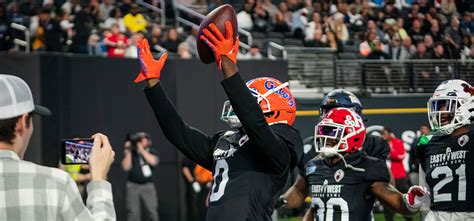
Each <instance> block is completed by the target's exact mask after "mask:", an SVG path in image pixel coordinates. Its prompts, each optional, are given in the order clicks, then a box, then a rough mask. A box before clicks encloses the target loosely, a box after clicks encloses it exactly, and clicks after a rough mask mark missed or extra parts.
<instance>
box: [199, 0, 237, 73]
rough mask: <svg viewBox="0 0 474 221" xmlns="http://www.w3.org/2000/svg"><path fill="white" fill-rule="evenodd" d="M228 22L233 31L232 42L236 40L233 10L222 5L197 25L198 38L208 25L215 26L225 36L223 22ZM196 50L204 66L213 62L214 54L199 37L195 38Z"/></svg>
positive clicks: (235, 23)
mask: <svg viewBox="0 0 474 221" xmlns="http://www.w3.org/2000/svg"><path fill="white" fill-rule="evenodd" d="M227 20H228V21H230V22H231V23H232V29H233V30H234V40H235V38H237V35H238V33H237V17H236V15H235V11H234V8H233V7H232V6H230V5H227V4H226V5H222V6H220V7H218V8H216V9H214V10H212V11H211V12H210V13H209V14H207V16H206V17H205V18H204V19H203V20H202V22H201V24H200V25H199V32H198V36H201V35H203V34H204V33H203V30H204V29H205V28H207V27H209V24H211V23H214V24H216V26H217V28H218V29H219V30H220V31H221V32H222V34H223V35H225V22H226V21H227ZM197 50H198V54H199V58H200V59H201V61H202V62H203V63H205V64H210V63H212V62H214V61H215V58H214V53H213V52H212V50H211V49H210V48H209V46H207V45H206V43H204V41H203V40H201V39H200V38H199V37H197Z"/></svg>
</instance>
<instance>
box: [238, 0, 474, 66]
mask: <svg viewBox="0 0 474 221" xmlns="http://www.w3.org/2000/svg"><path fill="white" fill-rule="evenodd" d="M237 20H238V23H239V26H240V28H242V29H245V30H247V31H252V32H253V33H257V34H254V35H256V36H257V38H256V39H257V42H258V38H259V37H260V36H261V38H262V39H265V38H271V39H272V41H274V42H275V41H276V42H279V43H281V44H283V45H292V46H307V47H328V48H332V49H334V50H335V51H337V52H356V53H358V54H359V55H360V57H361V58H366V59H393V60H403V59H460V58H469V57H474V50H473V48H474V47H473V44H472V43H474V37H471V35H472V34H473V31H474V3H472V1H463V0H459V1H454V0H435V1H429V0H414V1H410V0H385V1H382V0H378V1H377V0H374V1H367V0H337V1H328V0H322V1H300V2H299V1H297V0H285V1H282V2H280V3H279V4H278V5H276V4H273V2H272V1H270V0H246V2H245V4H244V7H243V9H242V11H240V12H239V13H238V14H237ZM258 33H261V35H260V34H258ZM294 39H297V40H299V41H294ZM263 44H264V41H263Z"/></svg>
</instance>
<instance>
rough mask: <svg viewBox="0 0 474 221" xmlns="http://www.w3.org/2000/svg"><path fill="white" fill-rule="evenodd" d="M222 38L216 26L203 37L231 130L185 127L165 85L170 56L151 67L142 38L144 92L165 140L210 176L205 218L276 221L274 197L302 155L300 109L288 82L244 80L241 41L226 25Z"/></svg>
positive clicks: (153, 62)
mask: <svg viewBox="0 0 474 221" xmlns="http://www.w3.org/2000/svg"><path fill="white" fill-rule="evenodd" d="M225 25H226V26H225V27H226V33H225V36H224V35H223V34H222V33H221V32H220V31H219V30H218V29H217V27H216V26H215V25H214V24H211V25H210V26H209V27H208V28H206V29H205V31H204V34H205V36H200V38H201V39H203V40H204V41H205V42H206V43H207V44H208V46H209V47H210V48H211V49H212V51H213V53H215V59H216V62H217V65H218V68H219V69H222V71H223V74H224V80H223V81H222V86H223V88H224V90H225V92H226V94H227V96H228V98H229V101H228V102H225V104H224V111H223V114H222V119H223V120H225V121H226V122H228V123H229V126H230V127H231V129H230V130H228V131H224V132H219V133H217V134H214V135H212V136H209V135H207V134H205V133H203V132H201V131H200V130H198V129H195V128H193V127H190V126H189V125H187V124H186V123H185V122H184V121H183V119H182V118H181V116H180V115H179V114H178V113H177V112H176V110H175V108H174V107H173V105H172V104H171V102H170V100H169V99H168V97H167V96H166V93H165V91H164V89H163V87H162V85H161V83H160V71H161V69H162V67H163V65H164V62H165V60H166V56H167V55H166V54H164V55H162V56H161V58H160V59H159V60H158V61H154V59H153V57H152V55H151V52H150V49H149V45H148V42H147V41H146V40H142V39H140V40H139V44H138V48H139V59H140V62H141V65H142V71H141V73H140V74H139V76H138V77H137V79H136V81H137V82H138V81H141V80H146V83H147V87H146V89H145V94H146V96H147V98H148V102H149V103H150V106H151V107H152V109H153V111H154V113H155V116H156V119H157V120H158V123H159V124H160V126H161V129H162V131H163V133H164V135H165V136H166V138H167V139H168V140H169V141H170V142H171V143H172V144H173V145H174V146H175V147H176V148H178V149H179V150H180V151H181V152H182V153H183V154H184V155H186V156H187V157H188V158H189V159H191V160H192V161H194V162H196V163H197V164H199V165H201V166H202V167H204V168H206V169H208V170H210V171H212V172H213V184H212V188H211V195H210V197H209V207H208V211H207V220H219V221H221V220H231V221H232V220H236V221H237V220H242V221H244V220H256V221H261V220H263V221H265V220H271V215H272V212H273V207H274V203H275V198H276V197H277V196H278V194H279V193H280V191H281V188H282V187H283V185H284V184H285V183H286V181H287V178H288V174H289V171H291V170H292V168H294V167H295V166H296V163H297V162H298V160H299V158H300V157H301V156H302V140H301V137H300V134H299V131H298V130H296V129H295V128H293V127H292V125H293V122H294V120H295V117H296V104H295V99H294V98H293V96H292V94H291V93H290V90H289V89H288V87H287V84H286V83H281V82H280V81H278V80H276V79H273V78H268V77H263V78H256V79H253V80H250V81H248V82H247V84H246V83H245V82H244V81H243V80H242V77H241V76H240V74H239V73H238V70H237V66H236V60H237V59H236V57H237V52H238V47H239V41H238V38H237V40H235V41H234V40H233V38H232V32H233V30H232V26H231V24H230V22H226V24H225Z"/></svg>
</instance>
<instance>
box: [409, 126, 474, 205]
mask: <svg viewBox="0 0 474 221" xmlns="http://www.w3.org/2000/svg"><path fill="white" fill-rule="evenodd" d="M473 129H474V126H472V125H470V126H469V132H468V133H466V134H462V135H460V136H451V135H447V136H426V137H422V139H421V140H420V143H419V144H418V145H417V146H416V149H415V155H416V158H417V159H418V160H419V162H420V166H421V168H422V169H423V171H424V172H425V180H426V183H427V184H428V186H429V188H430V192H431V210H434V211H447V212H474V164H473V160H474V153H473V152H474V130H473Z"/></svg>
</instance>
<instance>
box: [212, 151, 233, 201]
mask: <svg viewBox="0 0 474 221" xmlns="http://www.w3.org/2000/svg"><path fill="white" fill-rule="evenodd" d="M221 170H222V174H221ZM228 173H229V165H228V164H227V162H226V161H225V160H223V159H222V160H218V161H217V162H216V168H215V169H214V177H213V180H214V181H213V184H212V189H211V196H210V197H209V201H211V202H215V201H217V200H219V199H220V198H221V197H222V196H223V195H224V191H225V186H226V185H227V181H229V174H228ZM219 175H220V176H222V180H220V182H219V183H217V182H218V181H219V180H218V179H217V177H218V176H219ZM216 188H217V190H216Z"/></svg>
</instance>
